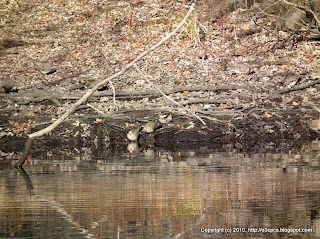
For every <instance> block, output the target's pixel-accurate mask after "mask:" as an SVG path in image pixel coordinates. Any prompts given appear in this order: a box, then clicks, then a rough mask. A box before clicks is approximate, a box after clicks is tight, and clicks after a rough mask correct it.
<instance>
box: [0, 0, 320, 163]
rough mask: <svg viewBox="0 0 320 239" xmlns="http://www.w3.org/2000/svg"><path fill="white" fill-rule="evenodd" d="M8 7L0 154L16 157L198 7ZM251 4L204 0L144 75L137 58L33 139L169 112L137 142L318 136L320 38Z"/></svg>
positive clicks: (85, 140) (41, 143)
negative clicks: (280, 24) (278, 24)
mask: <svg viewBox="0 0 320 239" xmlns="http://www.w3.org/2000/svg"><path fill="white" fill-rule="evenodd" d="M0 5H1V6H0V9H2V10H1V12H0V14H1V25H0V61H1V64H0V71H1V76H0V77H1V84H2V89H1V90H2V92H1V93H0V106H1V112H0V115H1V117H0V130H1V131H0V150H2V154H1V155H0V158H6V157H8V152H12V151H14V152H15V155H16V156H13V158H14V157H16V158H18V157H19V154H21V152H22V151H23V147H24V142H25V140H26V138H27V137H28V135H29V134H30V133H32V132H36V131H37V130H40V129H43V128H44V127H46V126H48V125H49V124H50V123H52V122H53V121H54V120H55V119H57V118H59V116H61V115H62V114H63V113H64V112H65V111H66V110H67V109H68V108H69V107H70V106H71V105H72V104H73V103H74V102H76V100H77V99H79V98H80V97H81V96H82V95H83V94H85V93H86V92H87V90H88V89H90V88H91V87H92V86H94V84H95V83H96V82H99V81H101V80H103V79H105V78H107V77H108V76H110V75H112V74H114V73H117V72H119V71H120V70H121V69H123V68H125V67H126V66H127V64H129V63H130V62H131V61H132V60H134V59H135V58H136V57H137V56H138V55H139V54H141V53H142V52H143V51H144V50H146V49H148V48H150V47H151V46H152V45H154V44H156V43H157V42H159V41H160V40H161V39H162V38H163V37H164V36H165V35H167V34H169V33H170V32H171V31H172V29H173V28H174V27H175V26H176V25H177V24H178V23H179V22H180V21H181V20H182V18H183V16H184V15H185V14H186V12H187V11H188V9H189V6H190V5H189V4H188V3H187V1H162V0H161V1H160V0H158V1H157V0H156V1H153V0H152V1H151V0H144V1H112V0H109V1H98V2H97V1H93V0H82V1H66V0H60V1H59V0H58V1H53V2H52V1H40V0H35V1H13V0H12V1H1V2H0ZM253 7H255V6H253ZM253 7H252V8H253ZM252 8H251V9H237V10H235V11H233V12H219V14H218V13H217V12H215V13H214V14H213V13H212V11H208V9H205V6H204V5H201V4H200V6H196V10H195V11H194V13H193V14H192V15H191V17H190V18H189V19H188V21H187V25H186V26H185V27H184V28H183V29H182V30H181V31H180V33H179V34H178V35H176V36H174V37H173V38H171V39H170V40H169V41H168V42H167V43H165V44H164V45H162V46H161V47H160V48H158V49H156V50H155V51H154V52H151V53H150V54H148V55H147V56H145V57H144V58H143V59H142V60H141V61H139V62H138V63H137V67H138V68H139V69H140V70H141V71H142V72H143V73H142V74H141V72H140V73H139V71H138V70H137V69H135V68H134V67H133V68H131V69H129V70H128V71H126V72H125V73H124V74H122V75H120V76H119V77H118V78H116V79H113V80H112V81H110V82H109V83H108V84H107V85H105V86H103V87H101V88H100V89H99V91H97V92H96V93H95V94H93V96H91V97H90V98H89V100H88V102H86V103H85V104H83V105H81V106H80V107H79V108H78V109H77V110H76V112H75V113H73V114H72V115H71V116H70V117H69V118H68V119H67V120H65V122H63V123H62V124H61V125H59V126H58V127H57V128H56V129H55V130H54V131H52V132H51V133H49V135H46V136H44V137H41V138H39V139H37V142H38V143H35V145H34V147H40V148H41V147H48V148H49V147H56V146H57V144H60V145H64V146H65V147H73V146H74V144H75V142H76V143H77V144H84V145H87V146H88V145H95V144H97V143H99V144H100V143H103V144H105V142H112V143H120V142H127V141H128V140H127V138H126V134H127V132H128V131H129V130H130V129H134V128H137V127H140V126H143V125H144V124H145V123H147V122H149V121H158V120H159V119H160V118H161V119H166V117H172V120H167V121H168V122H164V123H161V124H159V128H158V129H156V130H155V132H154V133H153V134H151V135H149V134H145V133H141V135H140V139H139V143H140V144H143V145H144V147H165V148H166V147H167V148H177V147H180V146H181V145H182V146H181V147H182V148H193V147H194V148H199V143H201V145H205V144H208V145H210V144H220V145H221V144H233V145H235V146H236V147H239V148H245V149H250V148H252V147H256V146H257V145H258V144H271V145H279V144H283V143H284V144H285V145H296V146H297V145H302V144H305V143H308V142H310V141H312V140H315V139H318V138H319V130H320V122H319V121H320V117H319V115H320V106H319V98H320V97H319V92H318V91H319V83H320V81H319V78H320V68H319V61H320V55H319V52H320V42H319V41H318V39H319V38H317V37H315V36H313V35H311V34H302V33H300V34H297V33H292V32H285V31H280V30H277V29H276V28H275V27H274V24H273V22H275V20H274V21H273V20H272V19H270V16H263V15H262V16H259V18H258V19H256V21H253V19H254V16H253V14H252V11H251V10H252ZM208 12H211V13H212V14H210V16H209V17H208ZM164 95H165V96H164ZM80 142H81V143H80ZM68 145H69V146H68ZM10 157H12V154H10Z"/></svg>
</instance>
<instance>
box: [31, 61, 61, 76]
mask: <svg viewBox="0 0 320 239" xmlns="http://www.w3.org/2000/svg"><path fill="white" fill-rule="evenodd" d="M36 70H38V71H40V72H42V73H43V74H46V75H50V74H53V73H55V72H56V71H57V70H56V69H55V68H54V67H53V65H52V63H51V62H44V63H42V64H40V65H39V66H38V67H36Z"/></svg>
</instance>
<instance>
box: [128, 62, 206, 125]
mask: <svg viewBox="0 0 320 239" xmlns="http://www.w3.org/2000/svg"><path fill="white" fill-rule="evenodd" d="M134 67H135V68H136V70H137V71H138V72H139V73H140V75H141V76H142V77H143V78H144V79H145V81H146V82H148V83H149V84H150V85H151V86H153V87H154V88H155V89H156V90H158V91H159V92H160V93H161V94H162V95H163V96H164V97H165V98H166V99H167V100H169V101H171V102H173V103H174V104H176V105H178V106H180V107H181V108H183V109H184V110H185V111H188V112H189V113H191V114H192V115H193V116H194V117H196V118H197V119H198V120H199V121H200V122H201V123H202V124H203V125H206V122H204V121H203V120H202V119H201V118H200V117H199V116H198V115H197V114H196V113H194V112H192V111H191V110H189V109H187V108H186V107H184V106H183V105H181V104H180V103H179V102H177V101H175V100H174V99H172V98H171V97H169V96H167V95H166V94H165V93H163V91H162V90H161V89H160V88H159V87H158V86H156V85H155V84H153V83H152V82H151V81H149V80H148V78H147V77H146V75H145V74H144V73H143V72H142V71H141V70H140V69H139V67H138V66H137V65H136V64H134Z"/></svg>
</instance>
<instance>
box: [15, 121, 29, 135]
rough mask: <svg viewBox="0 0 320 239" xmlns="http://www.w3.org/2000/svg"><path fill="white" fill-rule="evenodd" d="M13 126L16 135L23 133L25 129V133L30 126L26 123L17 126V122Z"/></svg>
mask: <svg viewBox="0 0 320 239" xmlns="http://www.w3.org/2000/svg"><path fill="white" fill-rule="evenodd" d="M14 126H16V127H17V129H16V133H21V132H22V131H24V130H25V129H26V130H27V131H29V130H30V124H27V123H22V124H19V123H18V122H16V123H15V124H14Z"/></svg>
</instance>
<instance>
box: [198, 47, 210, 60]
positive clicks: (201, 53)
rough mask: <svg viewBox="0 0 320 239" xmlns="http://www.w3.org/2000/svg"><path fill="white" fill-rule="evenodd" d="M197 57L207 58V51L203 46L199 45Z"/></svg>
mask: <svg viewBox="0 0 320 239" xmlns="http://www.w3.org/2000/svg"><path fill="white" fill-rule="evenodd" d="M198 57H199V58H200V59H203V60H206V59H207V57H208V56H207V51H206V49H205V48H204V47H201V48H200V49H199V50H198Z"/></svg>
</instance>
